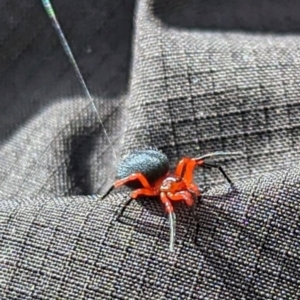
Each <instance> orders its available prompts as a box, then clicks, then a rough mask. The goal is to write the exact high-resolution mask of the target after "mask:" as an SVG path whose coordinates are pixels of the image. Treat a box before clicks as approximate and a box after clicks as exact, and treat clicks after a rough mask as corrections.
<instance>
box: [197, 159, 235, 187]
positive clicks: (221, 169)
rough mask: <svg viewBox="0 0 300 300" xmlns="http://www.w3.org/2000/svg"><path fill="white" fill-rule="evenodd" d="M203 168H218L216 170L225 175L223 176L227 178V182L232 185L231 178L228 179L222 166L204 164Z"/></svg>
mask: <svg viewBox="0 0 300 300" xmlns="http://www.w3.org/2000/svg"><path fill="white" fill-rule="evenodd" d="M202 166H203V167H204V168H216V169H218V170H219V171H220V172H221V173H222V174H223V176H224V177H225V178H226V180H227V181H228V182H229V184H232V181H231V180H230V178H229V177H228V175H227V174H226V173H225V171H224V169H223V168H222V167H221V166H220V165H217V164H214V163H207V162H204V164H203V165H202Z"/></svg>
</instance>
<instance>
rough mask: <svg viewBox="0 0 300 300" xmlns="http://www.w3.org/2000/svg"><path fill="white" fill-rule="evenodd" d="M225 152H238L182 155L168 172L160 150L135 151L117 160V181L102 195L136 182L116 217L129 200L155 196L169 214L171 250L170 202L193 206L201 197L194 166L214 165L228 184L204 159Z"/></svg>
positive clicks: (172, 242)
mask: <svg viewBox="0 0 300 300" xmlns="http://www.w3.org/2000/svg"><path fill="white" fill-rule="evenodd" d="M229 154H231V155H232V154H240V153H227V152H214V153H209V154H207V155H204V156H202V157H199V158H188V157H184V158H182V159H181V160H180V161H179V163H178V164H177V166H176V169H175V172H174V173H171V172H170V170H169V161H168V158H167V156H166V155H165V154H163V153H162V152H160V151H158V150H156V149H148V150H139V151H135V152H133V153H131V154H130V155H129V156H128V157H127V158H125V159H124V160H123V161H122V162H121V164H120V165H119V168H118V175H117V180H116V181H115V183H114V185H113V186H112V187H111V189H110V190H109V191H108V192H107V193H106V194H105V195H104V196H103V197H102V198H105V197H106V196H107V195H108V193H109V192H110V191H111V190H112V189H113V188H118V187H120V186H123V185H128V186H131V187H132V184H136V183H138V185H139V186H138V188H136V185H135V188H134V189H133V191H132V192H131V194H130V196H131V198H130V199H129V200H128V201H127V202H126V203H125V205H124V206H123V208H122V210H121V212H120V214H119V216H120V215H121V214H122V213H123V212H124V210H125V208H126V207H127V206H128V205H129V203H130V202H131V201H132V200H133V199H137V198H139V197H143V196H150V197H151V196H156V197H157V196H159V197H160V200H161V202H162V203H163V204H164V207H165V210H166V212H167V213H168V215H169V222H170V232H171V234H170V250H171V251H174V240H175V219H176V218H175V213H174V209H173V205H172V202H173V201H183V202H184V203H186V205H188V206H189V207H191V208H193V207H194V204H195V200H196V199H197V198H198V197H200V196H201V192H200V189H199V187H198V186H197V185H196V184H195V183H194V182H193V177H194V176H193V172H194V169H195V167H197V166H201V167H209V168H212V167H213V168H218V169H219V170H220V171H221V173H222V174H223V175H224V176H225V178H226V179H227V181H228V182H229V183H230V184H231V180H230V179H229V177H228V176H227V175H226V173H225V172H224V170H223V169H222V168H221V167H220V166H218V165H215V164H212V163H208V162H206V161H205V160H206V159H211V158H213V157H215V156H225V155H229Z"/></svg>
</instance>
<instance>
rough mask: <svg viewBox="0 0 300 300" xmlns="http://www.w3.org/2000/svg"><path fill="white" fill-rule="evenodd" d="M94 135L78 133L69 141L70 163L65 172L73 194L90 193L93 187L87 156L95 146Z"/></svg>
mask: <svg viewBox="0 0 300 300" xmlns="http://www.w3.org/2000/svg"><path fill="white" fill-rule="evenodd" d="M95 144H96V142H95V136H91V135H89V134H86V135H79V136H76V137H75V138H73V140H72V141H71V152H70V163H69V167H68V170H67V173H68V175H69V177H70V179H71V182H72V194H73V195H90V194H92V193H93V188H92V186H91V181H90V168H91V167H90V165H89V163H88V162H89V157H90V155H91V153H92V151H93V149H94V148H95Z"/></svg>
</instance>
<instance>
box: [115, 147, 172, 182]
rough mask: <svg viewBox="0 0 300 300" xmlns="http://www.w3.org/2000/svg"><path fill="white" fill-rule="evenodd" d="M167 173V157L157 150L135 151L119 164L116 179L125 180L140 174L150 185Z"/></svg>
mask: <svg viewBox="0 0 300 300" xmlns="http://www.w3.org/2000/svg"><path fill="white" fill-rule="evenodd" d="M168 171H169V160H168V157H167V156H166V155H165V154H163V153H162V152H160V151H159V150H156V149H146V150H135V151H134V152H132V153H130V154H129V155H128V156H127V157H126V158H125V159H124V160H123V161H121V163H120V164H119V166H118V172H117V179H122V178H125V177H127V176H129V175H131V174H133V173H142V174H143V175H144V176H145V177H146V178H147V179H148V181H149V182H150V183H151V182H154V181H155V180H157V179H158V178H160V177H161V176H164V175H165V174H167V173H168Z"/></svg>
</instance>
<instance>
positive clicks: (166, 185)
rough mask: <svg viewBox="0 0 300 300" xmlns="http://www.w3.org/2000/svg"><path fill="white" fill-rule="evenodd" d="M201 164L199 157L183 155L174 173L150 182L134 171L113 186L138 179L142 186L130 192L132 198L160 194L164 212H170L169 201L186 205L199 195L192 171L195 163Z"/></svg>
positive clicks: (170, 204) (190, 204)
mask: <svg viewBox="0 0 300 300" xmlns="http://www.w3.org/2000/svg"><path fill="white" fill-rule="evenodd" d="M203 164H204V161H203V160H201V159H197V158H186V157H185V158H183V159H181V160H180V162H179V163H178V165H177V167H176V170H175V172H174V174H172V173H170V172H168V173H166V174H165V175H163V176H160V177H159V178H157V179H156V180H154V181H153V182H151V183H150V182H149V180H148V179H147V178H146V176H145V175H144V174H143V173H141V172H136V173H133V174H130V175H129V176H127V177H125V178H122V179H119V180H117V181H116V182H115V184H114V187H115V188H117V187H120V186H122V185H125V184H128V183H129V182H132V181H136V180H138V181H139V182H140V184H141V186H142V187H141V188H138V189H136V190H134V191H132V192H131V194H130V195H131V197H132V198H133V199H136V198H138V197H141V196H160V199H161V201H162V203H163V204H164V206H165V208H166V212H167V213H172V212H173V206H172V203H171V201H184V202H185V203H186V204H187V205H188V206H193V204H194V199H195V197H199V196H200V190H199V188H198V186H197V185H196V184H195V183H194V182H193V171H194V168H195V167H196V166H197V165H198V166H201V165H203Z"/></svg>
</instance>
